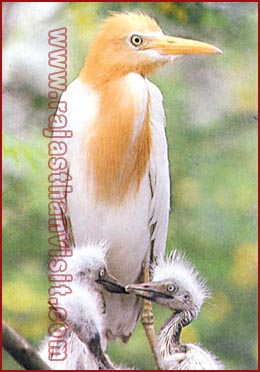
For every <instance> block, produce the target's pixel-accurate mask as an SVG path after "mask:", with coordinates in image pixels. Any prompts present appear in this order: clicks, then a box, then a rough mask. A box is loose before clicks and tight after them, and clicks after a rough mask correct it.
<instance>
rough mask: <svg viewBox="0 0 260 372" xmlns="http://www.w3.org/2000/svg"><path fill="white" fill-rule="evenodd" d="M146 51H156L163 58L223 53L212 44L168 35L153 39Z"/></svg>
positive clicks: (150, 40)
mask: <svg viewBox="0 0 260 372" xmlns="http://www.w3.org/2000/svg"><path fill="white" fill-rule="evenodd" d="M146 49H153V50H156V51H158V52H159V53H160V54H161V55H163V56H175V55H184V54H220V53H223V52H222V51H221V50H220V49H219V48H217V47H215V46H214V45H211V44H207V43H203V42H201V41H196V40H190V39H183V38H180V37H174V36H167V35H161V36H155V37H151V38H150V39H149V41H148V44H147V47H146Z"/></svg>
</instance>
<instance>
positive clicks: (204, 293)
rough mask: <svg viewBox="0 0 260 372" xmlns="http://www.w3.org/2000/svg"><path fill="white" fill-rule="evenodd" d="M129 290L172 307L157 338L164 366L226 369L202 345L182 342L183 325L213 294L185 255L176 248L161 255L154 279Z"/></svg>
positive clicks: (158, 355)
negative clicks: (170, 314) (164, 256)
mask: <svg viewBox="0 0 260 372" xmlns="http://www.w3.org/2000/svg"><path fill="white" fill-rule="evenodd" d="M127 289H128V290H129V291H130V292H134V293H136V294H137V295H139V296H142V297H144V298H147V299H150V300H152V301H154V302H156V303H158V304H161V305H163V306H165V307H167V308H170V309H171V310H173V314H172V316H171V317H170V318H169V319H168V320H167V321H166V322H165V324H164V325H163V327H162V328H161V330H160V332H159V334H158V337H157V345H156V352H157V357H158V362H159V366H160V368H161V369H164V370H215V369H223V365H222V363H221V362H220V361H218V359H217V358H216V357H215V356H214V355H213V354H212V353H210V352H209V351H207V350H206V349H204V348H202V347H201V346H199V345H194V344H181V341H180V335H181V331H182V328H183V327H185V326H187V325H188V324H190V323H191V322H192V321H193V320H194V319H196V317H197V316H198V314H199V312H200V309H201V306H202V305H203V303H204V302H205V300H206V299H207V298H208V297H209V296H210V292H209V290H208V288H207V285H206V282H205V281H204V280H203V279H202V278H201V277H200V275H199V273H198V272H197V271H196V270H195V268H194V267H193V266H192V265H191V264H190V263H189V262H188V261H187V259H186V258H185V256H184V255H183V254H181V253H179V252H178V251H177V250H175V251H173V252H172V253H171V254H170V256H169V257H168V258H167V259H163V257H160V259H159V261H158V264H157V265H156V266H154V268H153V281H152V282H150V283H143V284H133V285H130V286H127Z"/></svg>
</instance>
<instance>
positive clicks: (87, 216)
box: [61, 74, 170, 338]
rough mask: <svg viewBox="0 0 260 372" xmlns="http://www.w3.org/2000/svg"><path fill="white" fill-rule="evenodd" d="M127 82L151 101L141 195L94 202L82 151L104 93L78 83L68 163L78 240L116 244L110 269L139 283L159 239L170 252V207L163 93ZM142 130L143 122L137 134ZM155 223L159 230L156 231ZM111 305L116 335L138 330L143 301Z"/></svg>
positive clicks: (73, 88) (133, 78)
mask: <svg viewBox="0 0 260 372" xmlns="http://www.w3.org/2000/svg"><path fill="white" fill-rule="evenodd" d="M127 80H128V89H129V90H130V89H132V90H134V91H135V90H136V89H139V90H140V95H139V102H140V106H141V108H142V107H143V106H144V105H145V104H146V103H147V102H146V100H147V96H148V91H149V95H150V99H151V116H150V117H151V126H152V139H153V147H152V153H151V159H150V162H149V164H148V166H147V171H146V173H145V175H144V177H143V179H142V181H141V185H140V188H139V191H138V193H136V194H130V195H128V196H127V199H126V200H125V202H124V203H123V204H122V205H120V206H117V207H113V206H112V207H111V206H109V205H105V204H104V203H102V202H97V201H96V200H95V198H93V194H94V191H93V188H92V180H91V176H89V178H88V179H87V180H86V179H85V173H84V171H85V162H84V154H83V153H82V152H81V148H82V146H83V139H84V133H86V132H87V127H88V125H89V127H90V126H91V122H92V120H91V118H93V116H95V113H97V112H98V98H97V97H98V93H97V92H94V91H93V90H92V89H91V88H89V87H87V86H85V85H83V84H82V83H81V82H80V81H79V80H75V81H74V82H73V83H71V84H70V86H69V87H68V89H67V91H66V92H65V93H64V94H63V96H62V98H61V100H62V101H63V100H64V101H67V102H68V109H69V111H68V115H67V118H68V129H70V130H72V131H73V138H72V139H68V140H67V143H68V153H67V159H68V161H69V171H70V174H71V175H72V177H73V180H72V182H71V183H70V184H71V185H72V186H73V192H72V193H71V194H68V197H67V202H68V208H69V213H70V216H71V221H72V225H73V232H74V237H75V242H76V244H77V245H80V244H82V242H83V241H84V240H85V239H86V237H87V238H89V239H94V240H96V239H106V240H107V241H108V242H109V245H110V248H109V253H108V257H107V265H108V269H109V271H110V272H111V273H112V275H114V276H115V277H116V278H119V280H120V281H121V282H122V283H123V284H127V283H133V282H136V281H138V280H139V276H140V274H141V267H142V263H143V262H144V261H145V260H149V254H150V248H151V240H154V254H155V256H158V255H159V254H160V253H163V252H164V250H165V246H166V237H167V228H168V215H169V208H170V196H169V195H170V184H169V170H168V157H167V144H166V137H165V120H164V110H163V106H162V95H161V93H160V91H159V89H158V88H157V87H156V86H155V85H154V84H152V83H150V82H148V81H147V80H144V79H142V78H141V77H140V76H139V75H137V74H129V75H128V76H127ZM142 100H143V101H142ZM71 118H73V119H71ZM139 126H140V124H139V119H138V120H137V122H136V125H135V129H136V131H138V129H139ZM90 132H91V131H90ZM112 135H113V133H111V136H112ZM84 140H85V139H84ZM153 225H154V226H155V229H154V231H153V232H152V230H153V229H152V226H153ZM105 301H106V312H107V322H106V327H107V330H108V334H109V335H110V337H111V338H113V336H126V337H127V336H129V335H130V334H131V333H132V332H133V330H134V328H135V325H136V322H137V319H138V315H139V313H140V310H141V304H140V300H138V299H136V297H135V296H133V295H130V296H129V295H128V296H124V295H121V296H117V295H114V294H110V293H106V294H105ZM115 314H116V316H115Z"/></svg>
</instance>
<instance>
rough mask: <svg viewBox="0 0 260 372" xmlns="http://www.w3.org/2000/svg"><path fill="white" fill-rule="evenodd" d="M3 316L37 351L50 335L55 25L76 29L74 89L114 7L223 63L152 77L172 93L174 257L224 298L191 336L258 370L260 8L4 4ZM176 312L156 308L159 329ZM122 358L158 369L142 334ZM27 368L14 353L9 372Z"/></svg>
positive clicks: (189, 63)
mask: <svg viewBox="0 0 260 372" xmlns="http://www.w3.org/2000/svg"><path fill="white" fill-rule="evenodd" d="M3 7H4V11H3V22H4V28H3V32H4V37H3V48H4V49H3V63H4V66H3V68H4V69H3V71H4V76H3V80H4V81H3V103H4V111H3V119H4V121H3V122H4V129H3V155H4V164H3V317H4V318H5V320H6V321H7V322H8V323H10V324H11V325H12V326H13V327H14V328H15V329H16V330H18V331H19V332H20V333H21V334H22V335H23V336H24V337H25V338H27V339H28V340H29V341H30V342H31V343H32V344H33V345H34V346H35V347H36V346H38V345H39V343H40V341H41V340H42V339H43V337H44V336H45V335H46V333H47V327H48V318H47V309H48V306H47V289H48V282H47V261H48V256H47V251H48V244H47V239H48V231H47V187H48V183H47V176H48V173H49V170H48V167H47V161H48V159H47V140H45V139H44V138H42V136H41V129H42V128H43V127H44V126H45V125H46V122H47V117H48V114H49V111H48V108H47V78H48V72H50V71H48V66H47V56H48V45H47V33H48V31H49V30H50V29H54V28H57V27H61V26H67V27H68V35H69V41H68V53H69V58H68V75H69V81H71V80H72V79H74V78H75V77H77V75H78V72H79V70H80V68H81V66H82V64H83V61H84V58H85V55H86V53H87V51H88V49H89V47H90V44H91V41H92V39H93V37H94V36H95V34H96V33H97V31H98V27H99V25H100V22H101V20H102V19H103V18H104V17H105V16H106V14H107V11H109V10H118V11H124V10H141V11H144V12H147V13H148V14H150V15H152V16H154V17H155V18H156V19H157V20H158V22H159V24H160V25H161V26H162V28H163V30H164V31H165V32H166V33H169V34H174V35H176V36H183V37H189V38H194V39H198V40H204V41H207V42H209V43H212V44H215V45H217V46H218V47H220V48H221V49H222V50H223V51H224V53H223V55H219V56H206V57H202V56H196V57H184V58H182V59H180V60H177V61H176V62H175V63H173V64H172V65H169V66H167V67H165V68H164V69H162V70H161V71H159V72H158V73H157V74H156V75H155V76H153V77H151V80H152V81H154V82H155V83H156V84H157V85H158V86H159V87H160V89H161V90H162V92H163V95H164V99H165V108H166V116H167V136H168V143H169V157H170V167H171V190H172V197H171V199H172V200H171V204H172V212H171V220H170V228H169V238H168V244H167V251H170V250H171V249H172V248H173V247H177V248H179V249H180V250H182V251H183V252H186V254H187V256H188V258H189V259H190V260H191V261H192V262H193V263H194V265H195V266H196V267H197V268H198V270H199V271H200V272H201V274H202V275H203V276H204V277H205V278H206V279H207V281H208V284H209V286H210V288H211V290H212V293H213V297H212V299H211V300H210V301H209V303H208V304H206V305H205V307H204V308H203V310H202V312H201V314H200V316H199V318H198V320H197V321H196V322H194V323H193V324H192V325H190V326H189V327H187V329H185V330H184V332H183V340H184V341H186V342H187V341H189V342H199V343H201V344H202V345H204V346H205V347H206V348H207V349H209V350H211V351H212V352H214V353H215V354H216V355H218V357H219V358H220V359H222V360H223V362H224V363H225V365H226V368H227V369H252V370H253V369H257V245H256V244H257V3H254V2H251V3H250V2H249V3H242V2H240V3H238V2H237V3H231V2H219V3H210V2H190V3H182V2H173V3H156V2H153V3H149V2H148V3H142V2H140V3H139V2H131V3H120V2H119V3H115V2H111V3H102V2H101V3H93V2H91V3H87V2H85V3H42V5H39V3H4V5H3ZM167 315H168V312H167V311H166V310H164V309H162V308H159V307H156V306H155V319H156V327H157V329H159V328H160V325H162V323H163V321H164V319H166V317H167ZM109 352H110V353H111V355H112V358H113V359H114V360H115V361H116V362H120V363H123V364H126V365H129V366H135V367H136V368H139V369H150V368H154V365H153V362H152V358H151V353H150V351H149V348H148V346H147V342H146V339H145V337H144V332H143V330H142V327H141V326H140V325H138V327H137V329H136V332H135V334H134V336H133V337H132V339H131V340H130V342H129V343H128V344H127V345H122V344H120V343H119V342H116V343H113V344H110V345H109ZM19 368H20V367H19V366H18V365H17V364H16V363H15V362H14V361H13V360H12V359H11V358H10V357H9V356H7V355H6V353H4V360H3V369H19Z"/></svg>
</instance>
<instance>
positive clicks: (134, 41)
mask: <svg viewBox="0 0 260 372" xmlns="http://www.w3.org/2000/svg"><path fill="white" fill-rule="evenodd" d="M142 42H143V39H142V38H141V36H139V35H133V36H132V37H131V43H132V44H133V45H134V46H139V45H141V44H142Z"/></svg>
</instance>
